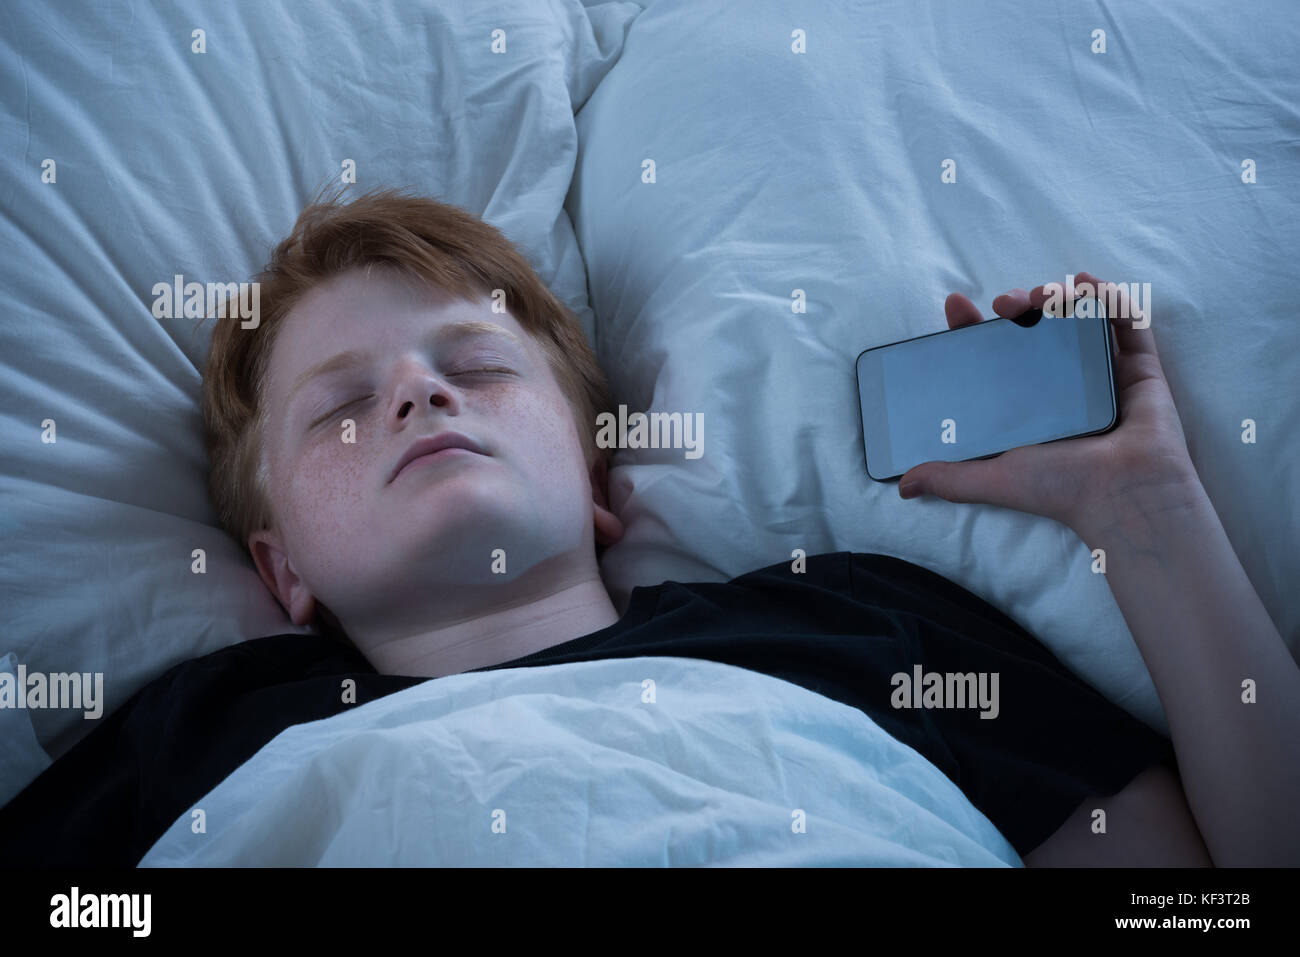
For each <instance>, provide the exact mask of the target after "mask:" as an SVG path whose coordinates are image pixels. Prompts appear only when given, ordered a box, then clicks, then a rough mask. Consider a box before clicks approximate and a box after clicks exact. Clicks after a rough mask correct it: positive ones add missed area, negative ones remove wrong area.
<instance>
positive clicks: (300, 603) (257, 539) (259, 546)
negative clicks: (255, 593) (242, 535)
mask: <svg viewBox="0 0 1300 957" xmlns="http://www.w3.org/2000/svg"><path fill="white" fill-rule="evenodd" d="M248 550H249V552H251V553H252V555H253V564H254V565H256V566H257V574H258V575H260V576H261V577H262V581H263V582H265V583H266V587H267V588H269V589H271V594H273V595H275V597H276V598H278V599H279V601H280V604H281V605H283V606H284V610H285V611H286V612H288V613H289V617H290V618H291V619H293V623H294V624H295V625H310V624H311V623H312V621H313V619H314V618H315V615H316V597H315V596H314V595H313V594H312V593H311V591H310V590H309V589H308V588H307V585H306V584H305V583H304V582H303V580H302V579H301V578H299V577H298V574H297V573H296V572H295V571H294V570H293V565H292V564H291V563H290V561H289V556H288V554H287V553H286V552H285V550H284V545H283V543H282V542H281V541H280V537H279V536H278V535H277V534H276V533H275V532H274V531H269V530H268V531H258V532H253V534H251V535H249V536H248Z"/></svg>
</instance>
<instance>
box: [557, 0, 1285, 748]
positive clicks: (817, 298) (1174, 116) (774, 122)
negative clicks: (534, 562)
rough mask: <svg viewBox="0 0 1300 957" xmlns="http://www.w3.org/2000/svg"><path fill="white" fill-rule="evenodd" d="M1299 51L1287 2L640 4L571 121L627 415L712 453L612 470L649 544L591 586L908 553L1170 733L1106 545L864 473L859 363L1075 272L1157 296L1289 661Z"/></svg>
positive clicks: (1172, 354)
mask: <svg viewBox="0 0 1300 957" xmlns="http://www.w3.org/2000/svg"><path fill="white" fill-rule="evenodd" d="M1099 29H1100V30H1103V31H1104V33H1105V40H1106V48H1105V52H1104V53H1100V52H1099V53H1094V52H1092V50H1093V47H1094V44H1095V43H1096V40H1097V38H1096V37H1095V36H1094V31H1095V30H1099ZM796 31H798V32H799V33H798V34H796ZM801 39H802V40H803V41H804V42H806V52H805V53H799V52H797V44H798V43H799V42H800V40H801ZM1297 49H1300V7H1297V5H1296V4H1294V3H1292V2H1290V0H1266V2H1264V3H1262V4H1260V5H1258V6H1254V7H1252V8H1251V12H1250V15H1249V16H1243V15H1242V13H1241V11H1240V10H1239V9H1237V8H1234V7H1232V6H1230V5H1217V6H1206V5H1202V4H1190V3H1185V2H1183V3H1179V2H1174V3H1160V4H1155V3H1148V4H1122V5H1115V4H1109V5H1108V4H1102V3H1099V2H1091V3H1079V4H1056V5H1050V6H1048V7H1045V8H1042V9H1038V8H1035V11H1034V14H1033V15H1032V16H1030V15H1027V13H1026V5H1025V4H1024V3H1022V2H1019V0H1006V2H989V3H977V4H961V3H933V2H931V3H926V2H920V3H918V2H916V0H883V2H878V3H870V4H862V3H847V4H841V3H835V4H817V5H807V4H802V3H797V2H794V0H756V2H754V3H750V4H747V5H746V7H745V13H744V16H743V17H742V16H736V15H733V12H732V11H730V10H727V11H725V12H724V11H723V10H722V9H720V8H718V7H716V6H714V5H711V4H699V3H693V2H690V0H655V2H653V3H651V4H648V5H647V8H646V10H645V12H644V13H642V15H641V16H640V17H639V18H638V19H637V21H636V23H635V24H634V26H633V28H632V31H631V33H630V34H629V37H628V42H627V44H626V46H625V49H624V52H623V55H622V56H621V57H620V59H619V62H618V64H617V66H616V67H615V68H614V69H613V70H611V71H610V74H609V76H608V77H606V78H605V80H604V81H603V82H602V83H601V85H600V87H599V88H598V89H597V90H596V92H595V94H593V96H592V97H591V99H590V100H589V101H588V103H587V105H586V106H585V107H584V108H583V110H582V112H581V113H580V114H579V115H578V130H579V135H580V136H581V141H582V152H581V161H580V163H579V165H578V169H577V172H576V175H575V182H574V188H573V192H572V194H571V195H570V197H569V203H568V209H569V211H570V213H571V215H572V218H573V223H574V228H575V229H576V230H577V234H578V239H579V242H580V243H581V245H582V248H583V251H584V253H585V255H586V261H587V272H588V276H589V279H590V291H591V302H592V306H593V308H594V309H595V311H596V314H597V315H598V316H599V317H600V324H601V325H600V338H599V346H600V349H599V356H600V359H601V363H602V365H603V366H604V368H606V369H607V370H609V373H610V375H611V377H612V379H613V385H614V388H615V391H616V393H617V395H618V397H619V400H620V401H622V402H624V403H626V404H627V406H628V408H629V410H630V411H655V412H667V413H674V412H677V413H683V414H687V415H690V414H695V413H701V414H702V415H703V419H704V444H703V455H702V456H700V457H699V458H694V459H692V458H687V457H686V455H685V453H684V451H683V450H681V449H624V450H620V452H619V453H618V455H617V457H616V458H615V468H614V469H613V470H612V473H611V474H612V488H611V499H612V505H613V507H614V508H615V509H616V510H617V511H618V512H619V514H620V516H621V517H622V519H623V521H624V523H625V524H626V527H627V534H626V536H625V537H624V539H623V540H622V541H621V542H619V543H618V544H616V545H614V546H613V547H611V548H610V549H609V550H608V551H607V552H606V553H605V555H604V556H603V559H602V572H603V573H604V576H605V581H606V584H607V585H608V586H609V588H610V591H611V594H612V595H613V596H614V598H615V601H616V603H618V604H620V606H622V605H625V604H626V601H627V597H628V595H629V594H630V591H631V589H632V588H633V587H635V586H637V585H646V584H654V583H658V582H661V581H664V580H666V579H673V580H676V581H725V580H727V579H729V578H731V577H734V576H736V575H739V574H743V573H745V572H748V571H751V570H752V569H754V568H760V567H763V566H766V565H769V564H772V563H774V562H779V561H788V560H789V559H790V556H791V554H792V552H793V550H794V549H796V548H800V549H803V550H804V551H805V552H806V553H807V554H810V555H811V554H817V553H821V552H829V551H839V550H849V551H859V552H880V553H884V554H888V555H894V556H897V557H900V558H904V559H907V560H908V561H912V562H915V563H916V564H918V565H922V566H924V567H926V568H929V569H932V570H934V571H936V572H938V573H939V574H941V575H943V576H945V577H946V578H949V579H951V580H953V581H955V582H957V583H958V584H960V585H962V586H963V587H965V588H967V589H969V590H970V591H972V592H974V593H975V594H977V595H979V596H980V597H982V598H984V599H985V600H987V601H989V602H990V603H991V604H993V605H995V606H996V607H998V608H999V609H1001V610H1002V611H1004V612H1006V613H1007V614H1008V615H1010V616H1011V617H1012V618H1013V619H1015V620H1016V621H1017V622H1018V623H1019V624H1020V625H1022V626H1023V627H1025V628H1026V629H1028V630H1029V631H1030V632H1031V633H1032V634H1033V635H1035V637H1037V638H1038V639H1039V640H1040V641H1042V642H1043V643H1044V644H1046V645H1047V646H1048V647H1049V648H1050V649H1051V650H1052V651H1053V652H1054V653H1055V654H1056V655H1057V657H1058V658H1060V659H1061V660H1062V661H1063V662H1064V663H1065V664H1067V665H1068V666H1069V667H1070V668H1071V669H1072V670H1073V671H1075V672H1076V673H1077V674H1079V675H1080V676H1081V677H1082V678H1084V679H1085V680H1086V681H1088V682H1089V683H1091V684H1092V685H1093V686H1094V687H1096V688H1097V689H1098V690H1099V691H1101V692H1102V693H1103V694H1104V695H1106V697H1108V698H1109V699H1110V700H1112V701H1115V702H1117V703H1118V704H1120V705H1121V706H1123V707H1124V708H1126V709H1127V710H1129V711H1130V712H1131V713H1132V714H1134V715H1135V716H1137V717H1139V718H1140V719H1142V720H1144V721H1145V722H1147V723H1148V724H1149V725H1151V726H1153V727H1155V728H1157V729H1158V730H1160V731H1161V732H1163V733H1166V734H1167V733H1168V724H1167V722H1166V720H1165V716H1164V713H1163V711H1162V709H1161V707H1160V702H1159V699H1158V697H1157V695H1156V692H1155V688H1154V686H1153V684H1152V682H1151V679H1150V676H1149V675H1148V673H1147V670H1146V668H1145V665H1144V664H1143V661H1142V659H1141V656H1140V654H1139V652H1138V650H1137V647H1136V646H1135V645H1134V643H1133V639H1132V636H1131V635H1130V633H1129V630H1128V627H1127V625H1126V624H1125V621H1124V618H1123V616H1122V615H1121V613H1120V611H1119V608H1118V606H1117V605H1116V603H1115V601H1114V598H1113V596H1112V594H1111V592H1110V589H1109V587H1108V586H1107V583H1106V579H1105V578H1104V577H1103V576H1102V575H1100V574H1094V573H1093V571H1092V569H1091V566H1092V556H1091V548H1093V547H1097V546H1103V547H1104V546H1105V544H1106V543H1105V542H1094V543H1084V542H1081V541H1080V540H1079V538H1078V536H1077V535H1075V534H1074V532H1072V531H1071V530H1069V529H1068V528H1066V527H1064V526H1062V525H1060V524H1058V523H1056V522H1053V521H1051V520H1048V519H1043V518H1039V517H1036V516H1032V515H1028V514H1025V513H1021V512H1016V511H1012V510H1009V509H1001V508H995V507H991V506H984V505H974V504H954V503H948V502H945V501H942V500H940V499H937V498H923V499H917V500H912V501H904V500H901V499H900V498H899V497H898V491H897V483H896V482H891V483H888V484H881V483H877V482H875V481H873V480H872V479H871V478H869V477H868V475H867V474H866V466H865V462H864V457H863V442H862V423H861V410H860V406H859V397H858V393H857V383H856V377H855V368H854V362H855V360H856V358H857V356H858V354H859V353H861V352H862V351H863V350H864V349H867V348H869V347H872V346H878V345H883V344H886V343H889V342H894V341H897V340H900V339H906V338H911V337H914V336H919V335H922V334H926V333H931V332H939V331H942V330H944V329H946V328H947V324H946V322H945V318H944V311H943V303H944V299H945V298H946V297H947V296H948V294H949V293H952V292H962V293H964V294H966V295H967V296H969V297H970V298H971V299H972V300H973V301H974V302H975V303H976V304H977V305H979V306H980V308H981V310H982V311H983V314H984V315H985V316H986V317H992V316H993V315H994V313H993V310H992V300H993V298H994V297H995V296H997V295H999V294H1000V293H1002V292H1004V291H1006V290H1009V289H1011V288H1014V287H1017V286H1019V287H1022V288H1026V289H1028V288H1032V287H1033V286H1036V285H1039V284H1042V283H1046V282H1051V281H1059V282H1065V281H1066V276H1067V274H1070V273H1075V272H1078V271H1085V270H1086V271H1089V272H1092V273H1094V274H1096V275H1097V276H1099V277H1100V278H1102V279H1104V280H1108V281H1113V282H1125V283H1129V282H1138V283H1143V282H1149V283H1150V284H1151V299H1152V309H1151V319H1152V324H1153V326H1152V327H1153V329H1154V334H1155V338H1156V343H1157V347H1158V349H1159V351H1160V356H1161V361H1162V363H1163V366H1164V369H1165V372H1166V375H1167V376H1168V378H1169V382H1170V388H1171V390H1172V392H1173V395H1174V398H1175V401H1176V402H1177V405H1178V410H1179V414H1180V416H1181V419H1182V424H1183V427H1184V430H1185V432H1186V435H1187V441H1188V446H1189V449H1190V452H1191V456H1192V459H1193V461H1194V463H1195V465H1196V467H1197V470H1198V472H1199V473H1200V476H1201V479H1202V481H1203V482H1204V484H1205V487H1206V490H1207V491H1208V493H1209V495H1210V498H1211V499H1212V500H1213V502H1214V504H1215V506H1216V508H1217V509H1218V512H1219V515H1220V516H1221V518H1222V520H1223V524H1224V527H1225V529H1226V530H1227V532H1228V536H1229V538H1230V540H1231V541H1232V544H1233V545H1234V546H1235V548H1236V550H1237V552H1238V554H1239V556H1240V557H1241V560H1242V564H1243V566H1244V567H1245V570H1246V572H1247V574H1248V575H1249V576H1250V579H1251V581H1252V582H1253V583H1254V585H1255V588H1256V589H1257V590H1258V592H1259V595H1260V598H1261V599H1262V601H1263V603H1264V606H1265V607H1266V608H1267V609H1268V611H1269V613H1270V614H1271V615H1272V617H1273V620H1274V622H1275V623H1276V624H1277V626H1278V628H1279V630H1280V631H1281V633H1282V635H1283V636H1284V638H1285V639H1286V640H1287V642H1288V643H1289V645H1290V647H1291V648H1292V651H1293V652H1295V651H1296V650H1297V648H1298V647H1300V646H1298V642H1300V590H1297V589H1295V588H1294V587H1292V586H1293V583H1294V582H1296V581H1300V549H1297V548H1296V542H1297V541H1300V510H1298V509H1297V508H1296V507H1295V506H1296V503H1297V502H1300V446H1298V444H1297V443H1298V442H1300V438H1298V437H1300V389H1297V388H1296V383H1297V382H1300V322H1296V320H1295V291H1296V279H1297V275H1298V271H1297V268H1296V261H1295V255H1296V251H1297V250H1298V249H1300V189H1297V180H1298V178H1300V152H1298V151H1297V150H1296V149H1295V142H1296V136H1297V130H1300V71H1297V70H1296V69H1295V51H1296V50H1297ZM947 160H951V161H952V162H953V163H955V164H956V165H955V172H956V181H955V182H953V183H944V182H942V181H941V177H942V175H943V173H944V164H945V161H947ZM1246 160H1253V161H1254V163H1255V166H1256V168H1257V182H1255V183H1245V182H1243V181H1242V174H1243V166H1242V164H1243V162H1244V161H1246ZM650 162H653V164H654V167H653V173H654V177H653V178H654V181H653V182H648V181H646V180H648V179H649V173H648V163H650ZM796 290H801V291H802V294H803V296H805V297H806V302H807V311H806V312H803V313H800V312H795V311H793V309H792V305H793V303H794V302H795V301H796V299H797V293H796ZM1245 419H1253V420H1255V422H1256V425H1257V441H1256V442H1255V444H1246V443H1243V441H1242V434H1243V425H1242V423H1243V420H1245ZM1107 573H1108V574H1112V575H1113V574H1123V570H1122V569H1115V568H1108V572H1107Z"/></svg>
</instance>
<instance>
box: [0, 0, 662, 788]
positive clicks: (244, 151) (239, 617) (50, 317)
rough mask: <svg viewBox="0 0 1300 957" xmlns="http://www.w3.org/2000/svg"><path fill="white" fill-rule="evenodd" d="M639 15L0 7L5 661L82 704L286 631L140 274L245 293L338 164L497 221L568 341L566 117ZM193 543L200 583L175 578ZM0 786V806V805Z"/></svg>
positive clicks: (574, 260) (51, 721)
mask: <svg viewBox="0 0 1300 957" xmlns="http://www.w3.org/2000/svg"><path fill="white" fill-rule="evenodd" d="M639 12H640V8H639V7H638V6H636V5H635V4H631V3H607V4H593V5H591V8H590V9H586V8H584V6H583V5H582V4H581V3H579V2H578V0H555V2H552V3H549V4H546V5H538V4H535V3H532V2H529V0H518V2H515V0H485V2H476V3H474V4H472V5H466V4H462V3H457V2H439V0H425V2H416V3H412V2H409V0H383V2H364V3H362V2H356V3H332V4H265V3H261V2H242V3H229V4H226V3H222V4H200V3H189V4H187V3H177V4H167V5H165V6H161V7H160V6H157V5H153V4H137V5H135V7H134V8H133V10H132V14H131V16H123V14H122V11H121V9H119V8H117V7H115V6H113V5H85V4H79V5H76V7H75V8H73V7H69V8H67V9H64V8H62V7H59V6H54V7H51V6H48V5H40V4H19V5H16V6H13V7H11V8H10V9H8V10H7V11H6V16H5V29H4V31H3V34H2V35H0V50H3V55H2V56H0V72H2V73H3V76H4V85H5V86H6V88H8V89H10V90H12V91H14V93H15V95H14V96H9V97H6V98H5V99H4V104H3V107H2V108H0V132H3V138H4V141H5V142H6V143H9V144H11V145H12V146H13V148H12V149H7V150H5V151H4V153H3V155H2V156H0V164H3V165H0V171H2V173H3V176H2V178H3V181H4V183H5V184H6V185H5V198H4V215H3V216H0V248H3V251H4V254H3V255H0V287H3V288H4V290H5V291H6V299H7V302H8V307H9V310H10V314H9V316H8V318H7V320H6V321H5V322H4V323H3V324H0V356H3V357H4V358H3V360H0V361H3V366H2V367H0V401H2V402H3V408H4V410H5V414H4V416H3V417H0V443H3V447H4V449H5V450H6V454H5V456H4V459H3V464H2V465H0V501H2V502H3V508H2V509H0V533H2V534H3V539H4V543H5V547H4V552H3V555H2V556H0V605H2V606H3V608H4V624H5V635H4V636H3V640H0V647H2V648H5V649H12V650H13V651H14V652H15V655H16V660H17V661H18V662H21V663H22V664H25V665H26V666H27V668H28V670H29V671H41V672H57V671H79V672H90V673H94V672H102V673H103V674H104V693H105V698H106V701H105V712H104V713H105V714H108V713H111V712H112V711H113V710H114V709H115V708H117V707H118V706H119V705H121V704H122V703H123V702H124V701H125V700H126V699H127V698H128V697H129V696H130V695H131V694H133V693H134V692H135V691H136V690H137V689H139V688H140V687H141V686H143V685H144V684H146V683H147V682H149V681H151V680H153V679H154V678H155V677H157V676H158V675H159V674H160V673H162V672H163V671H164V670H166V669H168V668H170V667H172V666H173V665H175V664H177V663H179V662H181V661H184V660H186V659H190V658H194V657H197V656H200V655H203V654H207V653H209V652H212V651H215V650H217V649H220V648H222V647H224V646H227V645H230V644H233V643H236V642H239V641H243V640H246V639H249V638H255V637H259V636H262V635H269V634H275V633H279V632H301V631H305V630H307V629H301V628H297V627H295V626H294V625H292V624H291V623H290V621H289V619H288V617H287V616H286V615H285V614H284V612H283V611H282V609H281V608H280V606H279V605H278V604H277V603H276V601H275V599H274V598H273V596H272V595H271V593H270V592H269V591H268V590H267V589H266V588H265V586H264V585H263V584H262V582H261V580H260V579H259V578H258V577H257V574H256V572H255V571H254V568H253V564H252V562H251V560H250V559H249V557H248V555H247V552H246V550H245V549H243V548H240V547H238V546H237V545H236V544H235V543H234V542H233V541H232V540H230V539H229V538H228V537H227V536H226V535H225V533H224V532H222V531H221V530H220V529H219V528H218V527H217V523H216V518H215V515H214V513H213V511H212V509H211V507H210V505H209V503H208V501H207V497H206V492H205V481H206V473H207V458H206V454H205V452H204V444H203V428H202V421H201V418H200V416H199V411H198V396H199V373H198V371H197V370H198V369H199V368H201V365H202V362H203V357H204V355H205V352H206V348H207V343H206V341H201V340H200V338H199V337H195V336H192V334H191V328H192V326H193V321H192V320H180V319H178V320H156V319H154V318H153V317H152V314H151V307H152V303H153V294H152V289H153V287H154V284H155V283H158V282H170V281H171V280H172V277H173V276H174V275H175V274H178V273H179V274H182V275H183V276H184V277H185V279H186V281H198V282H238V281H247V280H249V279H251V277H252V275H253V274H254V273H255V272H256V271H257V270H258V269H260V268H261V266H262V265H263V264H264V263H265V261H266V259H267V257H268V256H269V252H270V249H271V247H272V246H273V244H274V243H275V242H277V241H278V240H279V239H280V238H282V237H283V236H284V235H286V234H287V233H288V231H289V229H290V228H291V227H292V225H293V222H294V220H295V218H296V217H297V214H298V213H299V211H300V210H301V208H302V206H303V204H304V203H305V202H306V201H307V200H308V199H309V198H310V197H311V195H312V194H313V193H314V191H315V189H316V187H318V186H319V185H321V183H323V182H324V181H326V180H327V179H331V178H336V177H339V176H340V175H341V173H342V169H343V167H342V164H343V163H344V161H346V160H352V161H355V163H356V170H357V187H356V188H357V190H358V191H362V190H366V189H369V188H372V187H375V186H381V185H389V186H399V187H400V186H409V187H411V188H413V189H414V190H416V191H418V192H420V193H422V194H425V195H431V196H434V197H435V198H438V199H441V200H443V201H445V202H451V203H454V204H456V205H459V206H462V207H464V208H466V209H468V210H469V211H471V212H474V213H476V214H478V215H481V216H483V218H485V219H486V220H488V221H489V222H491V223H493V224H494V225H496V226H498V227H499V228H501V229H502V230H503V232H505V233H506V235H507V236H509V237H510V238H511V239H512V240H514V241H515V242H516V243H517V244H518V245H519V246H520V248H521V250H522V251H523V252H524V253H525V254H526V255H527V256H528V257H529V258H530V260H531V262H532V264H533V265H534V267H535V268H536V269H537V271H538V273H539V275H540V276H541V278H542V280H543V281H545V282H546V283H547V284H548V285H549V286H550V287H551V288H552V289H553V290H554V291H555V293H556V294H557V295H558V296H559V298H560V299H561V300H563V301H564V302H565V303H566V304H567V305H568V306H569V307H570V308H572V309H573V310H574V311H575V312H576V313H577V314H578V315H579V317H580V318H581V319H582V320H583V322H584V323H585V325H586V330H587V333H588V336H589V337H590V336H592V335H593V333H594V325H593V321H592V320H593V317H592V314H591V310H590V308H589V307H588V305H587V300H586V277H585V274H584V271H583V264H582V256H581V254H580V252H579V250H578V247H577V244H576V242H575V239H574V236H573V230H572V226H571V224H570V222H569V219H568V216H567V214H566V213H565V212H564V210H563V208H562V204H563V201H564V196H565V194H566V193H567V191H568V189H569V185H570V180H571V176H572V170H573V166H574V163H575V161H576V152H577V135H576V130H575V128H574V118H573V113H574V111H575V110H576V109H578V108H580V107H581V105H582V104H583V103H584V102H585V101H586V99H587V97H588V96H590V94H591V92H592V90H593V89H594V88H595V86H596V84H597V83H598V82H599V81H600V80H601V78H602V77H603V76H604V75H605V73H606V72H607V71H608V70H609V68H610V67H611V66H612V65H613V63H614V62H615V61H616V59H617V56H618V54H619V52H620V50H621V48H622V42H623V37H624V33H625V30H626V28H627V25H628V24H629V23H630V22H631V21H632V19H633V18H635V16H636V15H637V14H638V13H639ZM198 30H201V31H203V33H202V41H203V43H204V45H205V49H206V52H203V53H199V52H193V51H194V50H195V49H196V47H195V44H197V43H198V42H199V37H198V36H197V35H196V34H195V33H194V31H198ZM496 31H501V33H499V34H498V33H496ZM494 36H495V37H496V38H497V40H498V43H499V42H500V41H501V40H504V44H505V46H504V52H493V43H494ZM47 159H48V160H51V161H53V163H54V164H56V165H55V167H54V172H55V181H54V182H51V183H45V182H42V172H43V164H45V162H46V160H47ZM46 420H50V421H52V422H53V423H54V429H55V431H54V433H53V434H54V435H55V437H56V439H57V441H56V442H53V443H49V444H47V443H45V442H43V441H42V432H43V429H44V428H45V427H44V425H43V423H44V422H46ZM195 549H202V550H203V551H204V552H205V553H206V561H207V571H206V574H202V575H198V574H194V573H193V572H192V571H191V565H192V562H193V561H194V559H193V558H192V554H193V552H194V550H195ZM30 719H31V722H32V724H33V726H34V728H35V732H36V735H37V737H38V739H39V741H40V743H41V745H42V746H43V747H44V748H45V749H46V750H47V751H49V753H50V754H51V755H53V756H56V757H57V756H58V755H60V754H62V753H63V752H64V751H65V750H66V749H67V748H68V747H70V746H71V744H73V743H74V742H75V740H77V739H79V738H80V737H81V736H82V735H83V734H85V733H86V732H87V731H88V730H89V728H90V727H93V723H92V722H88V721H85V720H84V719H83V718H82V716H81V713H80V712H77V711H71V710H67V711H55V710H35V711H31V712H30ZM5 773H6V774H9V775H10V780H8V781H5V782H0V785H3V787H0V791H12V790H15V788H14V787H13V784H14V782H15V780H16V779H14V778H13V777H12V775H13V774H15V773H17V772H15V771H7V772H5ZM26 783H27V782H26V781H22V782H21V786H25V784H26Z"/></svg>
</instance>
